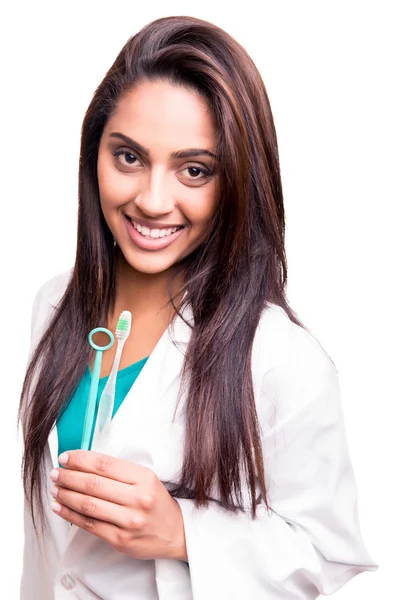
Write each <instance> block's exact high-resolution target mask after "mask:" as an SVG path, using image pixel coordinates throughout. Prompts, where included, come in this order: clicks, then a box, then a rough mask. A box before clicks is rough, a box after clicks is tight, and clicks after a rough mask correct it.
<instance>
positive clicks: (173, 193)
mask: <svg viewBox="0 0 400 600" xmlns="http://www.w3.org/2000/svg"><path fill="white" fill-rule="evenodd" d="M215 144H216V132H215V126H214V122H213V117H212V114H211V112H210V110H209V108H208V106H207V103H206V102H205V100H204V99H203V98H202V97H201V96H200V95H199V94H198V93H196V92H195V91H192V90H190V89H187V88H184V87H181V86H178V85H173V84H171V83H169V82H166V81H153V82H150V81H144V82H142V83H140V84H138V85H137V86H136V87H135V88H134V89H132V90H131V91H130V92H129V93H128V94H127V95H126V96H124V97H123V98H122V99H121V100H120V101H119V103H118V105H117V108H116V110H115V112H114V113H113V115H112V116H111V117H110V119H109V121H108V122H107V124H106V126H105V128H104V131H103V134H102V137H101V140H100V147H99V155H98V162H97V176H98V182H99V190H100V202H101V207H102V210H103V214H104V217H105V220H106V222H107V224H108V226H109V228H110V230H111V232H112V234H113V236H114V238H115V240H116V242H117V244H118V246H119V248H120V250H121V252H122V254H123V256H124V257H125V260H126V261H127V263H128V264H129V265H130V266H131V267H133V268H134V269H135V270H137V271H140V272H142V273H149V274H154V273H161V272H162V271H165V270H166V269H168V268H170V267H171V266H172V265H174V264H175V263H177V262H178V261H180V260H182V259H183V258H184V257H186V256H188V255H189V254H190V253H191V252H193V251H194V250H195V249H196V248H197V247H198V246H199V245H200V244H201V242H202V241H203V240H204V238H205V236H206V234H207V230H208V225H209V223H210V219H211V217H212V216H213V214H214V211H215V207H216V181H217V174H216V171H217V161H216V158H215V157H214V156H213V155H214V154H215Z"/></svg>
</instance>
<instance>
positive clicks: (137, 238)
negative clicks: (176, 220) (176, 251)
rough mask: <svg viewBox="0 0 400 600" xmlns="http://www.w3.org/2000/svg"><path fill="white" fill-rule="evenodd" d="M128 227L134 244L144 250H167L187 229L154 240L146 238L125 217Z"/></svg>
mask: <svg viewBox="0 0 400 600" xmlns="http://www.w3.org/2000/svg"><path fill="white" fill-rule="evenodd" d="M125 221H126V227H127V229H128V233H129V237H130V238H131V240H132V242H133V243H134V244H136V246H139V248H142V249H143V250H153V251H154V250H162V249H163V248H167V246H169V245H170V244H172V243H173V242H174V241H175V240H176V239H177V238H178V237H179V236H180V234H181V233H182V231H183V230H184V229H185V228H184V227H182V229H178V231H175V233H171V235H166V236H164V237H160V238H152V237H144V236H143V235H142V234H141V233H139V232H138V231H137V230H136V229H135V228H134V226H133V224H132V221H131V220H130V218H129V217H125Z"/></svg>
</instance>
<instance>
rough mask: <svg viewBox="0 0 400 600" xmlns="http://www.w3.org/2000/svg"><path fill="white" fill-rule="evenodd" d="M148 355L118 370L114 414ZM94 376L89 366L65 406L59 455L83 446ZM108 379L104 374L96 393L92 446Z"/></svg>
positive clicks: (59, 424)
mask: <svg viewBox="0 0 400 600" xmlns="http://www.w3.org/2000/svg"><path fill="white" fill-rule="evenodd" d="M148 358H149V357H148V356H147V357H146V358H142V360H139V361H138V362H136V363H133V365H129V367H126V368H125V369H121V370H120V371H118V373H117V382H116V386H115V398H114V409H113V413H112V416H113V417H114V415H115V413H116V412H117V410H118V409H119V407H120V406H121V404H122V402H123V401H124V398H125V396H126V395H127V393H128V392H129V390H130V389H131V387H132V385H133V384H134V383H135V381H136V379H137V378H138V376H139V374H140V371H141V370H142V369H143V367H144V365H145V364H146V362H147V360H148ZM91 379H92V374H91V372H90V367H89V366H88V367H87V369H86V371H85V374H84V376H83V377H82V379H81V381H80V382H79V385H78V387H77V388H76V391H75V393H74V395H73V396H72V398H71V400H70V402H69V403H68V405H67V407H66V409H65V410H64V412H63V413H62V414H61V415H60V416H59V418H58V419H57V435H58V455H60V454H61V453H62V452H66V451H67V450H77V449H79V448H80V445H81V439H82V433H83V423H84V420H85V411H86V404H87V400H88V398H89V389H90V383H91ZM107 379H108V376H106V377H101V378H100V380H99V389H98V392H97V398H96V408H95V413H94V419H93V430H92V433H91V435H90V443H89V449H90V448H91V445H92V439H93V432H94V424H95V422H96V417H97V411H98V408H99V401H100V397H101V394H102V392H103V390H104V386H105V385H106V383H107Z"/></svg>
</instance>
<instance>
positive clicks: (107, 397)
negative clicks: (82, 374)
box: [92, 310, 132, 449]
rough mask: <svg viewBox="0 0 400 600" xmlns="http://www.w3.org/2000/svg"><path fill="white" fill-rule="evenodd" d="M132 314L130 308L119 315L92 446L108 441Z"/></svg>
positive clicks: (97, 447) (97, 446)
mask: <svg viewBox="0 0 400 600" xmlns="http://www.w3.org/2000/svg"><path fill="white" fill-rule="evenodd" d="M131 324H132V315H131V313H130V312H129V310H124V311H122V313H121V314H120V316H119V319H118V322H117V327H116V330H115V334H116V337H117V340H118V345H117V351H116V353H115V357H114V362H113V366H112V369H111V373H110V375H109V377H108V379H107V383H106V385H105V388H104V390H103V393H102V395H101V398H100V402H99V410H98V414H97V419H96V425H95V430H94V434H93V441H92V446H93V447H96V449H99V446H100V445H102V444H103V443H106V442H107V438H108V433H109V429H110V425H111V419H112V413H113V409H114V398H115V386H116V382H117V374H118V368H119V363H120V360H121V355H122V350H123V348H124V344H125V342H126V340H127V339H128V337H129V334H130V332H131Z"/></svg>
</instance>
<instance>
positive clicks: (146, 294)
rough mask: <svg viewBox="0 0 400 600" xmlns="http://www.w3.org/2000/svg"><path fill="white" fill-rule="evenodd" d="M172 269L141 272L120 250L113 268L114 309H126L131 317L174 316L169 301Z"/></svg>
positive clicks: (118, 311)
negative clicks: (114, 282)
mask: <svg viewBox="0 0 400 600" xmlns="http://www.w3.org/2000/svg"><path fill="white" fill-rule="evenodd" d="M173 273H174V271H173V270H172V269H168V270H167V271H163V272H161V273H154V274H153V273H152V274H148V273H141V272H139V271H136V270H135V269H133V268H132V267H131V266H130V265H129V264H128V263H127V262H126V260H125V257H124V256H123V255H122V253H121V252H120V251H119V253H118V257H117V272H116V302H115V309H114V312H115V313H120V312H122V310H129V311H130V312H131V313H132V317H133V318H135V317H139V316H141V317H143V316H145V315H146V316H152V315H153V316H154V317H155V316H156V315H157V316H160V317H161V316H163V317H164V318H167V321H169V320H170V318H172V316H173V311H172V309H171V306H169V305H168V302H169V291H168V286H169V283H170V280H171V277H172V276H173Z"/></svg>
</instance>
